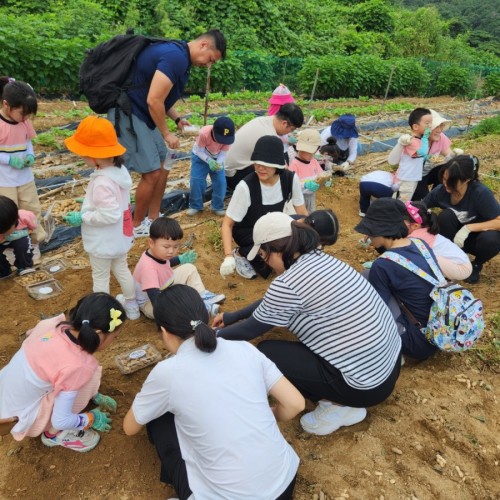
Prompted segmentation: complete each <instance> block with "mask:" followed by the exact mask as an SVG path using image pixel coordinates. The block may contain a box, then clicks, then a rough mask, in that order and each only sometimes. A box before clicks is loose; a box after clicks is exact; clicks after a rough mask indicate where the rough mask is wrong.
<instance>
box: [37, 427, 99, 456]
mask: <svg viewBox="0 0 500 500" xmlns="http://www.w3.org/2000/svg"><path fill="white" fill-rule="evenodd" d="M100 439H101V437H100V436H99V433H98V432H96V431H94V430H93V429H88V430H86V431H84V430H81V431H79V430H76V429H70V430H67V431H61V432H59V433H58V434H56V435H55V436H54V437H52V438H48V437H47V436H46V435H45V433H44V432H42V443H43V444H44V445H45V446H48V447H50V448H52V447H53V446H62V447H63V448H68V449H70V450H74V451H79V452H80V453H84V452H86V451H90V450H93V449H94V448H95V447H96V446H97V443H99V440H100Z"/></svg>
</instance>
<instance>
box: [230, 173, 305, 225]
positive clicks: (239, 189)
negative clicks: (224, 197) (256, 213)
mask: <svg viewBox="0 0 500 500" xmlns="http://www.w3.org/2000/svg"><path fill="white" fill-rule="evenodd" d="M260 188H261V190H262V204H263V205H275V204H276V203H279V202H280V201H282V200H283V192H282V191H281V182H280V181H279V180H278V182H276V183H275V184H274V185H273V186H267V185H264V184H262V183H260ZM291 201H292V204H293V206H295V207H298V206H300V205H303V204H304V195H303V194H302V188H301V186H300V180H299V177H298V176H297V175H294V176H293V182H292V200H291ZM250 204H251V199H250V189H249V187H248V184H247V183H246V182H244V181H240V182H239V183H238V185H237V186H236V189H235V190H234V193H233V196H232V198H231V200H230V202H229V205H228V207H227V210H226V215H227V216H228V217H230V218H231V219H233V220H234V221H235V222H241V221H242V220H243V219H244V218H245V215H246V214H247V212H248V209H249V207H250Z"/></svg>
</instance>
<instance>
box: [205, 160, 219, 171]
mask: <svg viewBox="0 0 500 500" xmlns="http://www.w3.org/2000/svg"><path fill="white" fill-rule="evenodd" d="M208 168H209V169H210V170H211V171H212V172H219V171H220V170H222V167H221V165H219V164H218V163H217V162H216V161H215V160H214V159H213V158H210V160H208Z"/></svg>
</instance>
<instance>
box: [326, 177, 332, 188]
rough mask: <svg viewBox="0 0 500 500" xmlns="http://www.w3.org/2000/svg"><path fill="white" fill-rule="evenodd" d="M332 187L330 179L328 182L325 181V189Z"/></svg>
mask: <svg viewBox="0 0 500 500" xmlns="http://www.w3.org/2000/svg"><path fill="white" fill-rule="evenodd" d="M332 186H333V181H332V179H330V180H328V181H326V182H325V187H327V188H330V187H332Z"/></svg>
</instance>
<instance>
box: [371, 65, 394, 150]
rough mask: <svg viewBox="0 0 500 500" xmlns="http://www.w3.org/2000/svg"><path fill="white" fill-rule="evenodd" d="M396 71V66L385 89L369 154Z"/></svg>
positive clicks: (392, 69) (392, 68) (392, 67)
mask: <svg viewBox="0 0 500 500" xmlns="http://www.w3.org/2000/svg"><path fill="white" fill-rule="evenodd" d="M395 69H396V67H395V66H394V65H392V66H391V74H390V75H389V81H388V82H387V87H386V89H385V95H384V100H383V101H382V105H381V106H380V110H379V112H378V116H377V121H376V123H375V128H374V129H373V131H372V137H373V139H372V141H371V142H370V144H369V146H368V151H367V152H368V153H369V152H370V150H371V148H372V144H373V140H374V138H375V132H376V131H377V129H378V124H379V122H380V117H381V115H382V111H383V109H384V106H385V101H386V100H387V96H388V95H389V89H390V88H391V82H392V76H393V75H394V70H395Z"/></svg>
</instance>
